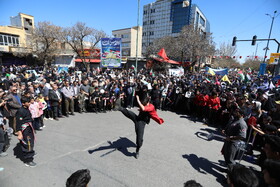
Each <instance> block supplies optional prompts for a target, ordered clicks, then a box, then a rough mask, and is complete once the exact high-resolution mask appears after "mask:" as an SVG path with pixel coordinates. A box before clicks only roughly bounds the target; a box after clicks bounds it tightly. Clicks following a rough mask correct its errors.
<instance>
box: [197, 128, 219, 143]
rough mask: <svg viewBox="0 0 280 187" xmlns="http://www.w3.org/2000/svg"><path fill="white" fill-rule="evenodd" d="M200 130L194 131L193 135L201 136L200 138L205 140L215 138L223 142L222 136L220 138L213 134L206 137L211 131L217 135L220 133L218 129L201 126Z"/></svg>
mask: <svg viewBox="0 0 280 187" xmlns="http://www.w3.org/2000/svg"><path fill="white" fill-rule="evenodd" d="M200 130H201V131H198V132H196V133H195V135H196V136H197V137H198V138H201V139H203V140H207V141H210V140H216V141H220V142H224V140H223V139H222V138H220V137H216V136H213V137H212V138H211V139H208V137H207V136H208V135H209V134H211V133H213V134H217V135H222V134H221V133H220V132H219V131H217V130H213V129H209V128H201V129H200ZM202 131H204V132H202Z"/></svg>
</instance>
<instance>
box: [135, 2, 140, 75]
mask: <svg viewBox="0 0 280 187" xmlns="http://www.w3.org/2000/svg"><path fill="white" fill-rule="evenodd" d="M139 15H140V0H138V13H137V36H136V57H135V59H136V60H135V72H136V73H137V68H138V37H139V36H138V35H139Z"/></svg>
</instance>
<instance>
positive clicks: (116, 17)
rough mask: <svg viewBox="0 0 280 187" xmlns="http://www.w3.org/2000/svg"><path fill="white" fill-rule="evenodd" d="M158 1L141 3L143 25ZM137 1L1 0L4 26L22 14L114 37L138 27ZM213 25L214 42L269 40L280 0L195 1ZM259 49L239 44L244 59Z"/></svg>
mask: <svg viewBox="0 0 280 187" xmlns="http://www.w3.org/2000/svg"><path fill="white" fill-rule="evenodd" d="M154 1H155V0H140V8H141V10H140V25H142V21H141V20H142V13H143V11H142V10H143V5H145V4H148V3H152V2H154ZM137 2H138V1H137V0H119V1H116V0H106V1H101V0H89V1H77V0H67V1H65V0H47V1H46V0H0V7H1V13H0V25H9V24H10V20H9V18H10V16H16V15H17V14H18V13H19V12H22V13H26V14H30V15H33V16H34V17H35V22H38V21H50V22H52V23H54V24H56V25H59V26H71V25H73V24H75V23H76V22H77V21H82V22H85V23H87V25H88V26H90V27H94V28H96V29H102V30H104V31H105V32H106V33H108V34H110V35H111V31H112V30H115V29H121V28H128V27H132V26H135V25H137ZM193 3H195V4H197V5H198V6H199V8H200V9H201V10H202V12H203V13H204V14H205V16H206V17H207V18H208V19H209V21H210V24H211V25H210V26H211V32H212V33H213V37H214V41H215V43H216V44H217V45H218V46H219V44H220V43H222V42H225V43H231V42H232V38H233V36H237V39H251V38H252V37H253V35H257V37H258V38H259V39H261V38H268V34H269V29H270V24H271V21H272V19H271V18H270V17H269V16H266V15H265V14H267V13H268V14H271V15H273V12H274V11H275V10H277V14H276V15H278V14H279V13H280V0H212V1H210V0H193ZM271 38H276V39H277V40H278V41H279V42H280V15H279V16H278V17H277V18H275V21H274V26H273V30H272V34H271ZM257 44H258V49H257V54H256V55H257V56H264V50H263V48H265V47H266V42H264V41H262V42H257ZM256 48H257V45H256V46H251V42H238V43H237V51H238V52H237V54H236V55H239V56H242V57H243V58H242V60H241V61H244V59H245V58H244V57H246V56H248V55H254V54H255V52H256ZM269 48H270V50H269V51H268V54H270V52H276V50H277V45H276V43H275V42H274V41H271V42H270V45H269Z"/></svg>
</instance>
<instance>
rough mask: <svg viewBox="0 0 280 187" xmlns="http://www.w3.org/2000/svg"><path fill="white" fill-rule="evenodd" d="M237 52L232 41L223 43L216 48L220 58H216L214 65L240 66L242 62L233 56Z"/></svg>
mask: <svg viewBox="0 0 280 187" xmlns="http://www.w3.org/2000/svg"><path fill="white" fill-rule="evenodd" d="M236 52H237V50H236V46H232V45H231V44H230V43H228V44H226V43H225V42H223V43H221V44H220V46H219V48H218V49H217V50H216V55H217V56H218V58H216V59H215V61H214V63H213V67H224V68H226V67H232V68H236V67H240V66H241V64H240V63H239V62H238V61H237V60H236V59H235V58H233V57H232V56H235V54H236ZM219 57H221V58H219Z"/></svg>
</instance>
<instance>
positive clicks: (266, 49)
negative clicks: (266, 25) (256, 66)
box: [263, 10, 277, 63]
mask: <svg viewBox="0 0 280 187" xmlns="http://www.w3.org/2000/svg"><path fill="white" fill-rule="evenodd" d="M276 13H277V11H276V10H275V11H274V14H273V17H272V16H271V15H270V14H265V15H267V16H270V17H271V18H272V21H271V26H270V31H269V35H268V40H267V45H266V48H265V54H264V58H263V63H265V59H266V54H267V50H268V45H269V39H270V35H271V31H272V27H273V22H274V18H275V14H276Z"/></svg>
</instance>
